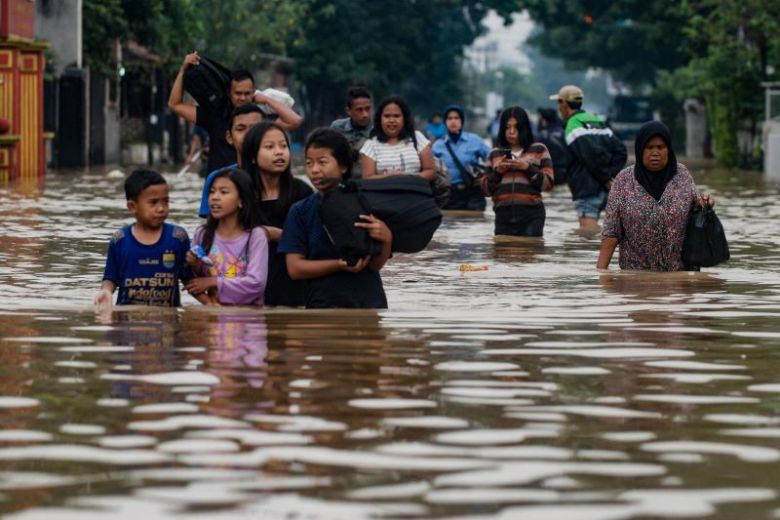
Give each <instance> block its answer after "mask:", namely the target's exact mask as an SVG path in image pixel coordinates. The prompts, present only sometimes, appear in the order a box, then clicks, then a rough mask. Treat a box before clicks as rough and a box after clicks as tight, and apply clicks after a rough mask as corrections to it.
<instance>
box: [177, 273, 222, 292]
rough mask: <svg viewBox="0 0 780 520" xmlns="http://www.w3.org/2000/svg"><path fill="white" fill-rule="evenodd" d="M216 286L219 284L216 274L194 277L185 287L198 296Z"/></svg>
mask: <svg viewBox="0 0 780 520" xmlns="http://www.w3.org/2000/svg"><path fill="white" fill-rule="evenodd" d="M216 286H217V277H216V276H206V277H203V278H193V279H192V280H190V281H189V282H187V283H185V284H184V288H185V289H186V290H187V292H188V293H190V294H191V295H193V296H197V295H198V294H203V293H205V292H206V291H208V290H209V289H212V288H215V287H216Z"/></svg>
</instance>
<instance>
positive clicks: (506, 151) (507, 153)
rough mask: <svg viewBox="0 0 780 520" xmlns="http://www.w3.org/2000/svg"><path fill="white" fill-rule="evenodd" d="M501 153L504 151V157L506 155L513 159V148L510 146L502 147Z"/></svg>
mask: <svg viewBox="0 0 780 520" xmlns="http://www.w3.org/2000/svg"><path fill="white" fill-rule="evenodd" d="M501 153H502V154H503V155H504V157H506V158H507V159H511V158H512V150H510V149H509V148H502V149H501Z"/></svg>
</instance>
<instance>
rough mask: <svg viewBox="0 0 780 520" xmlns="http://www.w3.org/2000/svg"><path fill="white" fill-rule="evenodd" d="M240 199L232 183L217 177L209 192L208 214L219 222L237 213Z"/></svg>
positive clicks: (225, 178)
mask: <svg viewBox="0 0 780 520" xmlns="http://www.w3.org/2000/svg"><path fill="white" fill-rule="evenodd" d="M240 208H241V198H240V197H239V195H238V189H237V188H236V185H235V183H234V182H233V181H231V180H230V179H228V178H227V177H217V178H216V179H215V180H214V182H213V183H212V184H211V189H210V190H209V213H211V216H212V218H214V219H216V220H219V219H221V218H225V217H229V216H231V215H234V214H235V213H238V210H239V209H240Z"/></svg>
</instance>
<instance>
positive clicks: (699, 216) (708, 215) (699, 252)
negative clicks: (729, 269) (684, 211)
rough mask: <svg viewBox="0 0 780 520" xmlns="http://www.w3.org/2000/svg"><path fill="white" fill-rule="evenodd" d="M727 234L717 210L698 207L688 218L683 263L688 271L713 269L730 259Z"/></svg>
mask: <svg viewBox="0 0 780 520" xmlns="http://www.w3.org/2000/svg"><path fill="white" fill-rule="evenodd" d="M729 256H730V255H729V244H728V242H727V241H726V232H725V231H724V230H723V225H722V224H721V223H720V219H719V218H718V216H717V215H716V214H715V210H713V209H712V208H711V207H709V206H706V207H703V208H699V207H696V208H694V209H693V211H691V215H690V217H689V218H688V226H687V228H686V229H685V241H684V242H683V250H682V261H683V264H684V265H685V267H686V269H691V268H693V269H695V268H697V267H712V266H714V265H718V264H719V263H721V262H725V261H726V260H728V259H729Z"/></svg>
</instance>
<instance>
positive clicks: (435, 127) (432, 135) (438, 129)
mask: <svg viewBox="0 0 780 520" xmlns="http://www.w3.org/2000/svg"><path fill="white" fill-rule="evenodd" d="M446 133H447V127H446V126H445V125H444V121H443V120H442V118H441V114H440V113H438V112H436V113H435V114H433V115H432V116H431V118H430V119H429V120H428V124H427V125H425V137H427V138H428V139H430V141H431V142H432V143H433V142H436V140H437V139H441V138H442V137H444V134H446Z"/></svg>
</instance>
